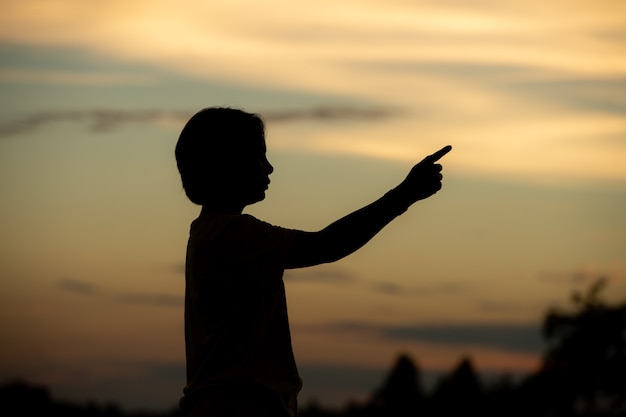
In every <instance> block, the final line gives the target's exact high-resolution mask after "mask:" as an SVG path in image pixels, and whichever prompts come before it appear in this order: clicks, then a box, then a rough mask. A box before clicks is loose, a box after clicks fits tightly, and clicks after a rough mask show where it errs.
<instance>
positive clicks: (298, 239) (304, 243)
mask: <svg viewBox="0 0 626 417" xmlns="http://www.w3.org/2000/svg"><path fill="white" fill-rule="evenodd" d="M343 256H345V255H342V254H341V252H340V250H338V248H337V244H336V242H332V241H330V240H329V239H327V238H326V234H325V233H323V232H322V231H320V232H304V231H298V232H297V233H296V234H295V236H294V237H293V240H292V243H291V247H290V249H289V251H288V252H287V257H286V259H285V268H287V269H293V268H304V267H307V266H313V265H319V264H323V263H328V262H333V261H336V260H338V259H341V258H342V257H343Z"/></svg>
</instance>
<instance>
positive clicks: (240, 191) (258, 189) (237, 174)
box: [228, 134, 274, 206]
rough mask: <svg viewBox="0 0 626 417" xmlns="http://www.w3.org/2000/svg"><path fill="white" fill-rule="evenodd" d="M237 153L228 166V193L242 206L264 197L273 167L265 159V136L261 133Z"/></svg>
mask: <svg viewBox="0 0 626 417" xmlns="http://www.w3.org/2000/svg"><path fill="white" fill-rule="evenodd" d="M246 145H247V146H245V147H242V148H243V149H241V150H240V152H238V153H237V155H236V156H235V158H234V159H235V160H234V161H233V162H232V163H231V164H230V166H229V167H228V171H229V173H230V175H231V179H232V182H231V184H230V187H231V189H230V190H229V194H230V196H231V197H232V198H233V199H236V200H237V203H239V204H243V205H244V206H246V205H250V204H254V203H257V202H259V201H262V200H264V199H265V191H267V189H268V188H269V184H270V178H269V176H270V174H271V173H272V172H273V171H274V167H273V166H272V164H270V162H269V161H268V159H267V155H266V152H267V149H266V146H265V137H264V136H263V135H262V134H261V135H259V136H258V137H256V138H254V139H253V142H252V143H247V144H246ZM250 145H251V146H250Z"/></svg>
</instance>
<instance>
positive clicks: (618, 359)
mask: <svg viewBox="0 0 626 417" xmlns="http://www.w3.org/2000/svg"><path fill="white" fill-rule="evenodd" d="M605 285H606V280H604V279H601V280H599V281H597V282H595V283H594V284H593V285H592V286H591V287H590V289H589V290H588V292H587V293H585V294H581V293H574V295H573V297H572V301H573V303H574V305H575V308H574V310H573V311H561V310H557V309H553V310H552V311H550V312H548V314H547V315H546V317H545V319H544V322H543V335H544V338H545V339H546V341H547V342H548V344H549V347H548V350H547V352H546V353H545V355H544V359H543V363H542V366H541V369H540V370H539V372H538V374H537V375H535V376H534V378H531V379H530V380H529V384H528V386H527V388H530V391H531V393H532V395H533V396H534V397H535V401H536V402H537V403H539V404H542V407H543V408H544V410H546V411H547V412H549V413H550V414H551V415H557V416H560V415H594V416H597V415H602V416H605V415H606V416H617V415H625V414H626V303H623V304H619V305H616V306H609V305H607V304H606V303H605V302H604V301H603V300H602V299H601V298H600V296H599V294H600V292H601V290H603V289H604V287H605Z"/></svg>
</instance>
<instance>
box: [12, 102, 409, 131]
mask: <svg viewBox="0 0 626 417" xmlns="http://www.w3.org/2000/svg"><path fill="white" fill-rule="evenodd" d="M397 114H399V111H398V110H394V109H389V108H383V107H369V108H365V107H363V108H357V107H317V108H312V109H295V110H272V111H267V112H263V113H262V117H263V119H264V120H266V121H267V122H270V123H274V122H275V123H284V122H296V121H305V120H312V121H329V120H337V121H338V120H367V121H372V120H379V119H383V118H388V117H391V116H394V115H397ZM192 115H193V112H189V111H178V110H112V109H101V110H98V109H92V110H63V111H47V112H46V111H44V112H39V113H34V114H31V115H28V116H25V117H22V118H17V119H14V120H11V121H8V122H5V123H3V124H0V137H9V136H15V135H18V134H23V133H27V132H30V131H33V130H37V129H41V128H44V127H46V126H47V125H50V124H52V123H56V122H70V123H87V124H88V126H89V129H90V130H91V131H92V132H95V133H100V132H108V131H111V130H113V129H116V128H119V127H120V126H122V125H125V124H132V123H140V124H141V123H143V124H149V123H156V122H161V121H171V122H174V123H178V124H180V125H181V126H182V125H183V124H184V123H185V122H186V121H187V120H188V119H189V117H191V116H192Z"/></svg>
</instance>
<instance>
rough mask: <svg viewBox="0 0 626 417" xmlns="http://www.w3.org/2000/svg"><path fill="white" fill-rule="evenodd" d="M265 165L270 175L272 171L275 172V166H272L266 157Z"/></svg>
mask: <svg viewBox="0 0 626 417" xmlns="http://www.w3.org/2000/svg"><path fill="white" fill-rule="evenodd" d="M263 166H264V168H265V171H266V172H267V175H270V174H271V173H272V172H274V167H273V166H272V164H270V161H268V160H267V158H265V160H264V161H263Z"/></svg>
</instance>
